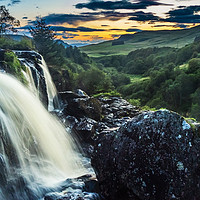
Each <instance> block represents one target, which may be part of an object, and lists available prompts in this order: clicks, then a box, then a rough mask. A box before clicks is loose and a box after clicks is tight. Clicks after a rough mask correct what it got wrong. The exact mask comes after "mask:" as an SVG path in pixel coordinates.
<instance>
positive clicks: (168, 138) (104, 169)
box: [92, 110, 200, 200]
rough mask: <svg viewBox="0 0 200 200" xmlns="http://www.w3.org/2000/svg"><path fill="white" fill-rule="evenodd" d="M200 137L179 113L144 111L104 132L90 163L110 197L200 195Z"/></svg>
mask: <svg viewBox="0 0 200 200" xmlns="http://www.w3.org/2000/svg"><path fill="white" fill-rule="evenodd" d="M199 150H200V149H199V142H198V141H197V140H195V139H194V135H193V132H192V129H191V127H190V125H189V124H188V123H187V122H186V121H185V120H184V119H183V118H182V117H180V116H179V115H178V114H176V113H173V112H170V111H167V110H161V111H156V112H145V113H142V114H140V115H138V116H136V117H134V118H133V119H132V120H131V121H129V122H127V123H125V124H124V125H123V126H122V127H121V128H120V129H119V130H118V131H114V132H112V133H110V134H106V135H102V136H101V138H99V140H98V143H97V144H96V146H95V148H94V155H93V158H92V165H93V167H94V169H95V171H96V174H97V178H98V180H99V184H100V190H101V192H102V194H103V195H104V196H105V197H106V199H113V200H125V199H128V200H140V199H141V200H143V199H144V200H165V199H166V200H169V199H177V200H178V199H181V200H189V199H190V200H197V199H200V185H199V184H200V156H199V152H200V151H199Z"/></svg>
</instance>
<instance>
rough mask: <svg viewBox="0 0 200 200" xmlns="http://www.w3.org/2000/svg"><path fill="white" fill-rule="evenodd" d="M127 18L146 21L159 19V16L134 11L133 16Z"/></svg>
mask: <svg viewBox="0 0 200 200" xmlns="http://www.w3.org/2000/svg"><path fill="white" fill-rule="evenodd" d="M129 20H133V21H138V22H146V21H159V20H160V18H159V17H158V16H156V15H154V14H153V13H151V12H149V13H144V12H143V11H139V12H135V13H134V16H133V17H130V18H129Z"/></svg>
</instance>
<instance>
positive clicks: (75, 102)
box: [60, 90, 102, 120]
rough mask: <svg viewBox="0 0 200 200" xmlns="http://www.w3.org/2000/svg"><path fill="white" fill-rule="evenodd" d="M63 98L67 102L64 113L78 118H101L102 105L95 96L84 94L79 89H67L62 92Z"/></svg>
mask: <svg viewBox="0 0 200 200" xmlns="http://www.w3.org/2000/svg"><path fill="white" fill-rule="evenodd" d="M60 96H61V99H62V100H63V101H64V103H65V107H64V110H63V113H64V114H65V115H72V116H74V117H76V118H82V117H89V118H92V119H94V120H100V118H101V112H102V111H101V105H100V103H99V101H98V100H97V99H95V98H92V97H89V96H87V94H85V95H84V92H82V93H81V91H80V90H78V92H77V93H74V92H71V91H66V92H62V93H60Z"/></svg>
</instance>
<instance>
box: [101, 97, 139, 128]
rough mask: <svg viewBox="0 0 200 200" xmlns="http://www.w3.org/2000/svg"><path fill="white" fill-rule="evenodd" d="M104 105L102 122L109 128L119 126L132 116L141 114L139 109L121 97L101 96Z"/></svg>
mask: <svg viewBox="0 0 200 200" xmlns="http://www.w3.org/2000/svg"><path fill="white" fill-rule="evenodd" d="M99 101H100V102H101V105H102V116H103V118H102V122H103V123H105V125H106V126H108V127H109V128H113V127H119V126H121V125H122V124H123V123H125V122H126V121H128V120H129V119H130V118H132V117H134V116H136V115H138V114H139V109H138V108H137V107H135V106H132V105H131V104H130V103H129V102H127V101H126V100H124V99H122V98H121V97H110V98H109V99H107V98H104V97H100V98H99Z"/></svg>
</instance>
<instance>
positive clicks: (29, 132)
mask: <svg viewBox="0 0 200 200" xmlns="http://www.w3.org/2000/svg"><path fill="white" fill-rule="evenodd" d="M2 166H4V167H2ZM0 168H3V169H0V179H2V180H5V181H4V183H2V180H1V181H0V199H1V200H3V199H5V200H21V199H23V200H30V199H34V200H36V199H38V198H40V197H41V195H42V193H43V190H42V189H41V188H43V189H44V188H48V187H51V185H53V184H55V183H57V182H58V181H61V180H64V179H66V178H67V177H77V176H79V175H82V174H84V173H85V169H84V168H83V167H82V165H81V158H80V157H79V156H78V154H77V153H76V147H75V145H74V142H73V139H72V138H71V137H70V136H69V135H68V134H67V133H66V131H65V129H64V127H63V126H62V125H61V124H60V123H59V122H58V121H57V120H56V119H55V118H54V117H53V116H52V115H50V114H49V113H48V112H47V111H46V109H45V108H44V107H43V105H42V104H41V103H40V101H39V99H38V98H36V97H35V96H34V95H33V94H32V93H31V92H30V91H29V90H28V89H26V88H25V87H24V86H23V85H22V84H21V83H20V82H19V81H17V80H16V79H15V78H13V77H11V76H10V75H6V74H5V73H0ZM3 172H4V173H3ZM2 173H3V174H2ZM2 177H3V178H2ZM18 179H19V180H21V179H22V180H23V181H20V183H21V184H19V183H18ZM22 183H23V184H22ZM21 185H24V187H25V186H26V188H28V190H29V191H31V192H32V193H33V194H34V195H35V196H34V197H33V198H30V196H29V195H28V194H27V193H26V191H27V189H22V191H23V194H21V193H20V194H18V193H19V190H20V188H19V187H22V186H21ZM11 186H13V187H12V189H10V187H11Z"/></svg>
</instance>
